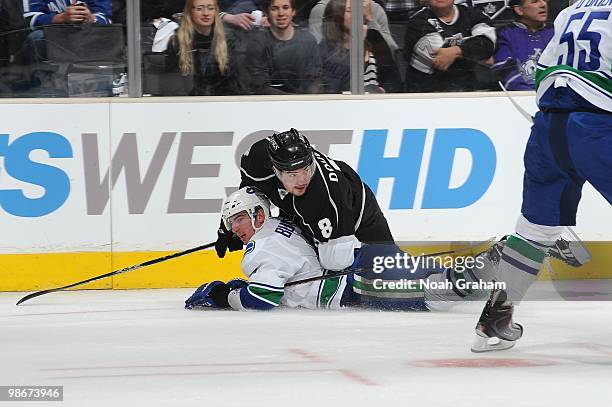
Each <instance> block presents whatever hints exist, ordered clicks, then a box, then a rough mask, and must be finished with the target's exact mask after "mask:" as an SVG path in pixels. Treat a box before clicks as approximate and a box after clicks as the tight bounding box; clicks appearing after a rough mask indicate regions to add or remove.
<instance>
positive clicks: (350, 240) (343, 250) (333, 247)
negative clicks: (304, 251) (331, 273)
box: [318, 235, 360, 270]
mask: <svg viewBox="0 0 612 407" xmlns="http://www.w3.org/2000/svg"><path fill="white" fill-rule="evenodd" d="M359 247H360V243H359V241H358V240H357V238H356V237H355V235H350V236H341V237H339V238H337V239H331V240H329V241H327V242H325V243H319V246H318V249H319V261H320V262H321V266H322V267H323V268H324V269H327V270H344V269H345V268H347V267H349V266H350V265H351V264H353V261H355V255H354V253H355V249H356V248H359Z"/></svg>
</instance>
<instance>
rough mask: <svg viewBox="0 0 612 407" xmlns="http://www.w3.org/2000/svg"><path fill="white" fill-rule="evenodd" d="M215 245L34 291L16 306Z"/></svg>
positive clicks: (199, 247)
mask: <svg viewBox="0 0 612 407" xmlns="http://www.w3.org/2000/svg"><path fill="white" fill-rule="evenodd" d="M215 243H216V242H212V243H207V244H205V245H202V246H197V247H192V248H191V249H187V250H184V251H182V252H177V253H172V254H169V255H167V256H163V257H158V258H156V259H151V260H147V261H145V262H143V263H140V264H135V265H133V266H129V267H124V268H122V269H121V270H116V271H111V272H110V273H106V274H102V275H99V276H96V277H92V278H88V279H87V280H83V281H79V282H76V283H73V284H69V285H65V286H63V287H58V288H51V289H49V290H41V291H36V292H34V293H31V294H28V295H26V296H25V297H23V298H22V299H20V300H19V301H18V302H17V304H16V305H19V304H22V303H24V302H26V301H28V300H31V299H32V298H36V297H39V296H41V295H44V294H48V293H53V292H56V291H63V290H66V289H68V288H72V287H76V286H79V285H82V284H86V283H91V282H92V281H97V280H101V279H103V278H106V277H112V276H117V275H119V274H123V273H127V272H128V271H134V270H138V269H141V268H143V267H147V266H151V265H153V264H157V263H161V262H163V261H166V260H171V259H176V258H177V257H181V256H185V255H187V254H190V253H193V252H197V251H200V250H204V249H208V248H210V247H212V246H214V245H215Z"/></svg>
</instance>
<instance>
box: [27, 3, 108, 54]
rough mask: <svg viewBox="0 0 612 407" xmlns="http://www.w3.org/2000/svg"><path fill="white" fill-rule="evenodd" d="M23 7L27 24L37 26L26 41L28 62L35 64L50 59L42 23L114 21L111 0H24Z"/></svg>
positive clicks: (106, 22) (102, 23)
mask: <svg viewBox="0 0 612 407" xmlns="http://www.w3.org/2000/svg"><path fill="white" fill-rule="evenodd" d="M23 9H24V10H23V17H24V19H25V20H26V24H28V25H29V26H30V27H31V28H33V29H34V31H32V32H31V33H30V35H28V38H27V39H26V42H25V48H26V49H27V50H28V57H29V61H28V62H30V63H33V64H37V63H40V62H42V61H44V60H46V59H47V50H46V44H45V36H44V33H43V30H42V27H44V26H46V25H50V24H101V25H106V24H110V23H112V21H111V16H112V6H111V0H85V1H75V0H70V1H66V0H24V2H23ZM101 46H104V45H101Z"/></svg>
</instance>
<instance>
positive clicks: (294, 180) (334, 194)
mask: <svg viewBox="0 0 612 407" xmlns="http://www.w3.org/2000/svg"><path fill="white" fill-rule="evenodd" d="M240 171H241V177H242V180H241V183H240V187H241V188H242V187H245V186H253V187H256V188H257V189H258V190H260V191H261V192H263V193H264V194H265V195H266V196H267V197H268V199H270V201H271V202H272V203H273V204H274V205H276V206H277V207H278V208H279V209H280V210H281V212H282V214H283V215H284V216H287V217H289V218H292V219H293V220H294V221H295V222H296V223H297V224H298V225H299V226H300V227H301V228H302V230H303V231H304V233H306V234H308V235H310V236H311V237H312V239H313V240H314V242H315V244H316V245H317V248H318V252H319V259H320V261H321V265H322V266H323V267H324V268H326V269H328V270H342V269H344V268H346V267H349V266H350V265H351V264H352V263H353V261H354V250H355V249H356V248H358V247H360V242H361V243H384V242H393V236H392V235H391V231H390V230H389V225H388V224H387V220H386V219H385V216H384V215H383V213H382V211H381V210H380V207H379V206H378V203H377V202H376V197H375V196H374V194H373V193H372V191H371V190H370V188H369V187H368V186H367V185H366V184H364V183H363V182H362V180H361V178H360V177H359V175H357V173H356V172H355V171H354V170H353V169H352V168H351V167H350V166H349V165H347V164H346V163H344V162H342V161H335V160H332V159H331V158H329V157H327V156H325V155H324V154H322V153H320V152H318V151H317V150H315V149H313V148H312V147H311V145H310V143H309V142H308V139H306V137H304V136H303V135H302V134H301V133H300V132H298V131H297V130H295V129H291V130H289V131H286V132H282V133H277V134H273V135H272V136H270V137H268V138H266V139H263V140H260V141H258V142H256V143H254V144H253V145H252V146H251V148H250V149H249V150H248V151H247V152H246V153H244V155H243V156H242V158H241V161H240ZM228 248H229V250H230V251H231V250H238V249H240V248H242V244H241V242H239V241H236V240H235V239H233V240H232V238H231V233H230V232H225V231H223V230H220V231H219V239H218V241H217V245H216V249H217V253H218V255H219V257H223V256H224V255H225V252H226V250H227V249H228Z"/></svg>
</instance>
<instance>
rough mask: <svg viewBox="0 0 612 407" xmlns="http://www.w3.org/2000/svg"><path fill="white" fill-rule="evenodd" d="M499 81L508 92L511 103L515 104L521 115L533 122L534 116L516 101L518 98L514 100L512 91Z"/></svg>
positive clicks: (505, 91)
mask: <svg viewBox="0 0 612 407" xmlns="http://www.w3.org/2000/svg"><path fill="white" fill-rule="evenodd" d="M497 83H498V84H499V86H500V87H501V88H502V90H503V91H504V93H505V94H506V96H507V97H508V99H510V103H512V106H514V108H515V109H516V110H517V111H518V112H519V113H520V114H521V116H523V117H524V118H525V120H527V121H528V122H529V123H530V124H533V116H531V115H530V114H529V113H527V111H526V110H525V109H523V108H522V107H521V106H519V104H518V103H516V100H514V98H513V97H512V96H510V93H509V92H508V89H506V88H505V87H504V84H503V83H501V82H497Z"/></svg>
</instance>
